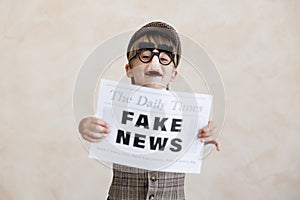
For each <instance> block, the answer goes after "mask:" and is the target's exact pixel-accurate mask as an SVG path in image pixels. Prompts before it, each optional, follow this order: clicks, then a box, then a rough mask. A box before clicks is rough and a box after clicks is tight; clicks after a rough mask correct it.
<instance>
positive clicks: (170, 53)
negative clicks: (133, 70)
mask: <svg viewBox="0 0 300 200" xmlns="http://www.w3.org/2000/svg"><path fill="white" fill-rule="evenodd" d="M145 50H149V51H151V58H150V59H149V61H146V62H145V61H143V60H142V58H141V57H140V56H141V54H140V53H141V51H145ZM153 50H155V49H154V48H144V49H138V50H137V51H136V54H135V55H134V56H133V57H131V58H130V59H129V63H130V62H131V60H132V59H134V58H135V57H136V56H138V58H139V60H140V61H141V62H142V63H149V62H151V61H152V59H153V57H154V56H157V57H158V61H159V63H160V64H162V65H164V66H167V65H169V64H171V62H173V63H174V65H175V62H174V58H175V54H173V53H172V52H170V51H165V50H160V49H156V50H157V51H158V52H153ZM161 53H166V54H168V55H169V56H170V58H171V60H170V62H169V63H167V64H164V63H162V62H161V60H160V57H159V56H160V54H161Z"/></svg>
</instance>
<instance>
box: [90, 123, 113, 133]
mask: <svg viewBox="0 0 300 200" xmlns="http://www.w3.org/2000/svg"><path fill="white" fill-rule="evenodd" d="M89 130H90V131H93V132H95V133H109V132H110V130H109V129H108V128H107V127H104V126H102V125H96V124H92V125H91V126H90V128H89Z"/></svg>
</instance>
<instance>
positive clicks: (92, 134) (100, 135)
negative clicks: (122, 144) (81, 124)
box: [85, 131, 107, 139]
mask: <svg viewBox="0 0 300 200" xmlns="http://www.w3.org/2000/svg"><path fill="white" fill-rule="evenodd" d="M106 135H107V134H105V133H95V132H92V131H89V132H87V133H86V134H85V136H87V137H88V138H90V139H102V138H103V137H105V136H106Z"/></svg>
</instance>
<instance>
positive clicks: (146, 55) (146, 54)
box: [139, 49, 152, 63]
mask: <svg viewBox="0 0 300 200" xmlns="http://www.w3.org/2000/svg"><path fill="white" fill-rule="evenodd" d="M139 57H140V59H141V61H142V62H145V63H147V62H150V60H151V57H152V51H150V50H148V49H145V50H141V51H140V54H139Z"/></svg>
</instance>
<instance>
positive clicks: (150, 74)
mask: <svg viewBox="0 0 300 200" xmlns="http://www.w3.org/2000/svg"><path fill="white" fill-rule="evenodd" d="M146 75H148V76H161V74H160V73H159V72H156V71H149V72H146Z"/></svg>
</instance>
